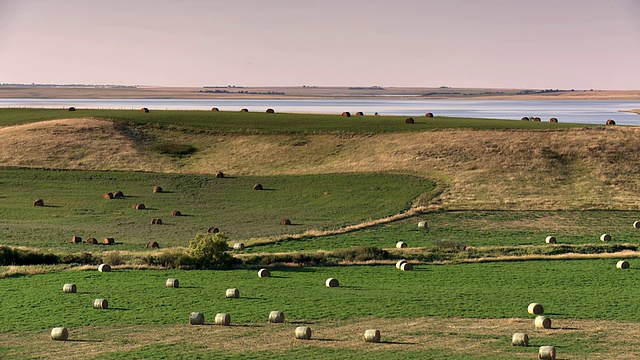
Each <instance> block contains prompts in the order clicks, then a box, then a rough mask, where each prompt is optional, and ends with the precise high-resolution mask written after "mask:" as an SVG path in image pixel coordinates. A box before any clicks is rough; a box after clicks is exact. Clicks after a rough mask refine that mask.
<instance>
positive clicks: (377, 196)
mask: <svg viewBox="0 0 640 360" xmlns="http://www.w3.org/2000/svg"><path fill="white" fill-rule="evenodd" d="M258 182H259V183H261V184H262V185H263V186H264V190H262V191H255V190H252V187H253V185H254V184H255V183H258ZM157 185H159V186H161V187H162V188H163V190H164V192H162V193H153V188H154V186H157ZM0 189H1V193H2V196H1V197H0V239H1V244H3V245H12V246H28V247H34V248H40V249H49V250H55V251H65V252H77V251H92V252H93V251H102V250H141V249H143V248H144V247H145V245H146V244H147V242H149V241H157V242H158V243H159V244H160V246H161V247H174V246H183V247H186V246H187V245H188V243H189V240H191V239H192V238H193V236H194V235H195V234H197V233H203V232H206V231H207V229H208V228H209V227H212V226H215V227H218V228H219V229H220V231H222V232H224V233H225V234H226V235H227V237H228V239H229V240H230V241H234V240H243V239H247V238H250V237H256V236H273V235H281V234H287V233H297V232H303V231H305V230H309V229H325V228H336V227H340V226H344V225H347V224H352V223H356V222H360V221H364V220H367V219H370V218H379V217H384V216H389V215H392V214H394V213H397V212H400V211H403V210H405V209H407V208H409V206H410V205H411V201H412V200H413V199H414V198H416V197H417V196H418V195H420V194H423V193H425V192H429V191H431V190H432V189H433V184H432V183H431V182H429V181H427V180H424V179H420V178H417V177H412V176H406V175H394V174H330V175H308V176H264V177H261V176H255V177H225V178H215V177H214V176H210V175H177V174H150V173H131V172H85V171H50V170H0ZM118 190H120V191H123V192H124V195H125V198H124V199H112V200H107V199H104V198H103V197H102V196H103V194H104V193H107V192H112V193H113V192H115V191H118ZM36 198H42V199H43V200H44V203H45V206H44V207H34V206H33V201H34V199H36ZM138 203H143V204H145V206H146V209H145V210H135V209H134V206H135V204H138ZM174 210H179V211H180V212H181V213H182V216H171V214H172V212H173V211H174ZM283 217H286V218H288V219H291V221H292V224H293V225H291V226H282V225H280V220H281V219H282V218H283ZM153 218H161V219H162V221H163V223H162V225H152V224H151V220H152V219H153ZM72 236H81V237H82V238H83V240H86V239H87V238H89V237H94V238H96V239H98V241H102V239H103V238H105V237H112V238H114V239H115V241H116V245H115V246H103V245H87V244H73V243H72V242H71V237H72Z"/></svg>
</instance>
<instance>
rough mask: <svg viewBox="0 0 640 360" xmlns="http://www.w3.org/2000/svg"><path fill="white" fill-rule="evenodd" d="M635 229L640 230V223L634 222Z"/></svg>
mask: <svg viewBox="0 0 640 360" xmlns="http://www.w3.org/2000/svg"><path fill="white" fill-rule="evenodd" d="M633 227H634V228H635V229H640V221H634V222H633Z"/></svg>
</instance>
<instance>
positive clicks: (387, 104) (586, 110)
mask: <svg viewBox="0 0 640 360" xmlns="http://www.w3.org/2000/svg"><path fill="white" fill-rule="evenodd" d="M69 106H74V107H76V108H77V109H83V108H100V109H140V108H142V107H147V108H149V109H152V110H210V109H211V108H212V107H214V106H215V107H217V108H219V109H220V110H222V111H239V110H240V109H241V108H247V109H249V111H251V112H263V111H265V110H266V109H267V108H273V109H275V111H276V112H284V113H323V114H332V113H333V114H336V113H338V114H339V113H342V112H343V111H350V112H351V113H355V112H358V111H362V112H364V113H365V115H373V114H374V113H376V112H377V113H379V114H380V115H402V116H423V115H424V114H425V113H426V112H432V113H434V114H435V115H436V116H451V117H473V118H493V119H512V120H520V119H521V118H522V117H523V116H538V117H540V118H542V120H543V121H549V118H552V117H555V118H558V120H559V121H561V122H572V123H587V124H604V123H605V121H606V120H607V119H613V120H615V121H616V123H617V124H619V125H640V115H636V114H632V113H625V112H620V111H619V110H624V109H638V108H640V102H638V101H633V100H477V99H474V100H458V99H406V98H404V99H396V98H388V97H384V98H373V99H372V98H366V99H272V100H269V99H0V107H32V108H58V107H59V108H67V107H69Z"/></svg>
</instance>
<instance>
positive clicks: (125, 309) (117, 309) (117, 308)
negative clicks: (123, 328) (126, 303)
mask: <svg viewBox="0 0 640 360" xmlns="http://www.w3.org/2000/svg"><path fill="white" fill-rule="evenodd" d="M106 310H114V311H129V310H131V309H129V308H121V307H108V308H107V309H106Z"/></svg>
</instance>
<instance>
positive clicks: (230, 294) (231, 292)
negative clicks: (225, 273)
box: [224, 289, 240, 299]
mask: <svg viewBox="0 0 640 360" xmlns="http://www.w3.org/2000/svg"><path fill="white" fill-rule="evenodd" d="M224 297H226V298H227V299H237V298H239V297H240V290H238V289H227V291H226V292H225V293H224Z"/></svg>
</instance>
